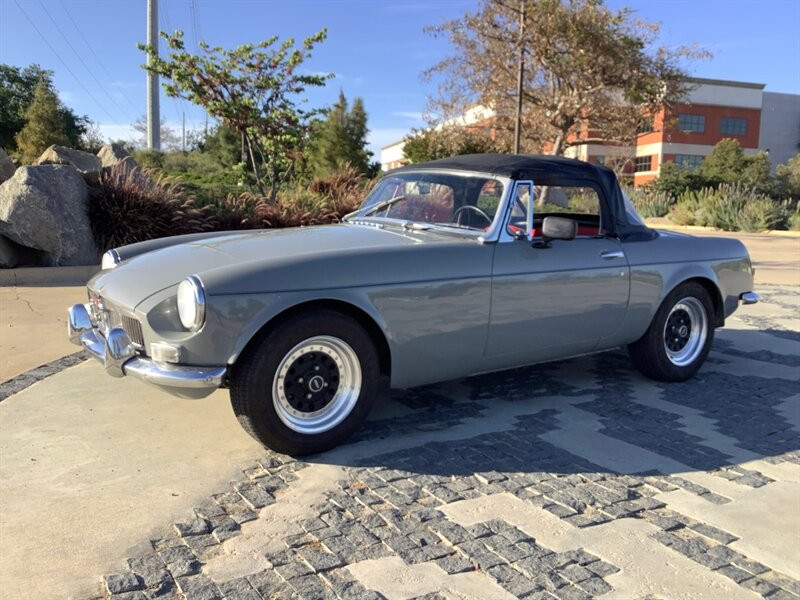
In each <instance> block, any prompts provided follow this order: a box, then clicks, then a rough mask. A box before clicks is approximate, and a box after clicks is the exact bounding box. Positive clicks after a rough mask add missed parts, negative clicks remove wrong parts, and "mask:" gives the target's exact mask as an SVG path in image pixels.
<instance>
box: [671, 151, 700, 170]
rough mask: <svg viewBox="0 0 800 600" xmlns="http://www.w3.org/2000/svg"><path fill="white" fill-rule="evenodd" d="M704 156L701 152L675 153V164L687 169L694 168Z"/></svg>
mask: <svg viewBox="0 0 800 600" xmlns="http://www.w3.org/2000/svg"><path fill="white" fill-rule="evenodd" d="M704 158H705V157H704V156H703V155H701V154H676V155H675V164H676V165H678V166H679V167H686V168H687V169H696V168H697V167H699V166H700V163H701V162H703V159H704Z"/></svg>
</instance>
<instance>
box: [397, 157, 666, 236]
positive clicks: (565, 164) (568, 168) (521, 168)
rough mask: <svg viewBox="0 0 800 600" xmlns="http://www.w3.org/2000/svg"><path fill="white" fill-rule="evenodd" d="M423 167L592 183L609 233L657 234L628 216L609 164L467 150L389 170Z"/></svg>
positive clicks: (544, 181) (546, 181)
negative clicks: (469, 152)
mask: <svg viewBox="0 0 800 600" xmlns="http://www.w3.org/2000/svg"><path fill="white" fill-rule="evenodd" d="M420 169H445V170H454V171H475V172H481V173H489V174H492V175H497V176H500V177H510V178H511V179H522V180H525V179H532V180H533V182H534V183H535V184H536V185H553V186H558V185H562V186H563V185H572V186H576V185H577V186H582V187H592V188H594V189H595V190H597V193H598V194H599V196H600V201H601V202H602V203H603V209H604V212H605V213H606V214H607V215H611V217H612V218H611V219H607V220H605V221H604V223H605V228H606V229H607V230H608V232H609V233H612V234H616V235H618V236H619V237H620V238H624V239H628V240H635V239H652V238H653V237H654V232H653V231H652V230H651V229H649V228H647V227H646V226H644V225H638V224H636V223H631V222H630V221H629V220H628V216H627V213H626V212H625V200H624V198H623V196H622V190H621V189H620V187H619V183H618V182H617V177H616V175H614V172H613V171H612V170H611V169H609V168H607V167H603V166H600V165H593V164H590V163H587V162H584V161H582V160H575V159H574V158H564V157H563V156H547V155H542V154H464V155H461V156H451V157H450V158H440V159H438V160H432V161H429V162H424V163H414V164H410V165H406V166H403V167H399V168H397V169H393V170H392V171H389V173H390V174H395V173H403V172H406V171H418V170H420Z"/></svg>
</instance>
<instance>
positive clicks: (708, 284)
mask: <svg viewBox="0 0 800 600" xmlns="http://www.w3.org/2000/svg"><path fill="white" fill-rule="evenodd" d="M687 283H698V284H700V285H702V286H703V287H704V288H705V290H706V291H707V292H708V295H709V296H710V297H711V303H712V305H713V307H714V319H713V322H714V327H722V326H723V325H725V304H724V302H723V300H722V292H721V291H720V289H719V286H718V285H717V283H716V282H715V281H714V280H713V279H712V278H710V277H707V276H704V275H695V276H692V277H688V278H686V279H683V280H681V281H679V282H677V283H675V284H674V285H672V287H670V288H669V290H667V292H666V293H665V294H664V297H663V298H662V299H661V302H662V303H663V302H664V299H665V298H666V297H667V296H669V295H670V294H671V293H672V292H674V291H675V290H676V289H678V288H679V287H680V286H682V285H684V284H687Z"/></svg>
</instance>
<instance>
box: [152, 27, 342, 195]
mask: <svg viewBox="0 0 800 600" xmlns="http://www.w3.org/2000/svg"><path fill="white" fill-rule="evenodd" d="M326 36H327V30H324V29H323V30H322V31H319V32H318V33H316V34H314V35H312V36H311V37H308V38H306V39H305V40H304V41H303V43H302V45H301V46H300V47H299V48H295V47H294V39H292V38H289V39H287V40H285V41H283V42H281V43H278V37H277V36H273V37H271V38H269V39H267V40H265V41H263V42H260V43H258V44H245V45H243V46H239V47H238V48H235V49H233V50H228V49H225V48H221V47H219V46H213V47H212V46H209V45H208V44H206V43H205V42H200V53H199V54H191V53H189V52H187V50H186V47H185V44H184V40H183V32H182V31H176V32H175V33H174V34H172V35H168V34H166V33H164V32H162V33H161V37H163V38H164V39H165V40H166V42H167V45H168V47H169V48H170V49H171V52H170V53H169V56H168V57H166V58H163V57H159V56H158V54H157V53H156V52H155V50H154V49H153V48H152V47H149V46H145V45H144V44H140V45H139V48H140V49H141V50H144V51H145V52H147V53H148V57H149V64H148V65H147V66H145V68H146V69H148V70H149V71H152V72H154V73H158V74H159V75H161V77H163V78H164V80H165V82H164V89H165V91H166V93H167V95H169V96H173V97H182V98H186V99H188V100H189V101H191V102H193V103H195V104H197V105H199V106H202V107H203V108H204V109H205V110H206V112H207V113H208V114H209V115H211V116H212V117H215V118H216V119H218V120H219V121H220V122H222V123H223V124H225V125H226V126H228V127H230V128H231V129H233V130H234V131H236V132H237V133H239V134H243V135H244V140H245V145H246V147H247V152H248V156H249V159H250V166H251V168H252V170H253V175H254V177H255V183H256V185H257V186H258V188H259V190H260V191H261V193H265V187H264V185H265V183H266V184H268V186H269V193H270V197H271V198H272V199H273V200H274V199H275V197H276V195H277V193H278V190H279V188H280V186H281V185H282V184H283V183H284V182H286V181H288V179H289V178H290V177H291V176H292V174H293V172H294V169H295V165H296V163H297V162H298V161H299V160H300V159H301V158H302V156H303V150H304V146H305V143H306V142H307V139H308V128H309V121H310V120H311V119H313V117H314V116H316V115H317V114H318V112H319V111H315V110H311V111H307V110H303V109H301V108H300V106H299V100H298V99H297V97H298V96H299V95H302V94H303V93H304V92H305V91H306V89H307V88H309V87H314V86H322V85H325V81H326V80H327V79H328V78H329V76H327V75H312V74H303V68H302V65H303V63H304V62H305V61H306V60H308V59H309V58H310V57H311V51H312V50H313V49H314V47H315V46H316V45H317V44H319V43H320V42H322V41H323V40H324V39H325V37H326Z"/></svg>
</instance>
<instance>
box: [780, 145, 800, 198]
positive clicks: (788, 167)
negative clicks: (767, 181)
mask: <svg viewBox="0 0 800 600" xmlns="http://www.w3.org/2000/svg"><path fill="white" fill-rule="evenodd" d="M775 191H776V195H777V196H779V197H781V198H792V199H795V200H798V199H800V154H796V155H794V156H793V157H792V158H790V159H789V160H788V161H786V164H785V165H778V168H777V169H776V170H775Z"/></svg>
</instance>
